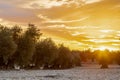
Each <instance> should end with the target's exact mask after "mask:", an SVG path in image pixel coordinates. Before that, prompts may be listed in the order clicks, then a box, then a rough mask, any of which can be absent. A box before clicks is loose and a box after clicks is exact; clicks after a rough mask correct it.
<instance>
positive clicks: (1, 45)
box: [0, 25, 17, 65]
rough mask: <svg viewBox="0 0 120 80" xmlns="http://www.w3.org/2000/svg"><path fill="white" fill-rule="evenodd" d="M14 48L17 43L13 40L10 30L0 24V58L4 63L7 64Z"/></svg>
mask: <svg viewBox="0 0 120 80" xmlns="http://www.w3.org/2000/svg"><path fill="white" fill-rule="evenodd" d="M16 48H17V45H16V44H15V42H14V41H13V38H12V32H11V30H10V29H9V28H7V27H4V26H2V25H0V58H1V60H3V63H4V64H6V65H7V64H8V60H9V59H10V58H11V56H12V55H13V54H14V52H15V51H16ZM0 62H2V61H0Z"/></svg>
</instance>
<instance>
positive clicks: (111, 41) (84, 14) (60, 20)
mask: <svg viewBox="0 0 120 80" xmlns="http://www.w3.org/2000/svg"><path fill="white" fill-rule="evenodd" d="M28 23H33V24H35V25H36V26H38V27H39V28H40V29H41V32H42V33H43V36H42V38H45V37H51V38H52V39H53V40H54V41H55V42H56V43H64V45H66V46H68V47H70V48H71V49H80V50H83V49H87V48H90V49H106V48H107V49H110V50H116V49H120V0H0V24H3V25H8V26H12V25H15V24H17V25H21V26H22V27H24V26H26V25H27V24H28Z"/></svg>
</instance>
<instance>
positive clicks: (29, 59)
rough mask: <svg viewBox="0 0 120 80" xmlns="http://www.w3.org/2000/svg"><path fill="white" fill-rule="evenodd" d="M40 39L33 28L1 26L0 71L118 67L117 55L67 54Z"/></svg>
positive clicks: (109, 52) (78, 51) (85, 52)
mask: <svg viewBox="0 0 120 80" xmlns="http://www.w3.org/2000/svg"><path fill="white" fill-rule="evenodd" d="M41 36H42V33H41V32H40V29H38V28H37V27H36V26H35V25H32V24H29V25H28V28H27V29H22V28H21V27H20V26H13V27H12V28H9V27H6V26H3V25H0V69H14V68H16V69H19V68H22V69H66V68H72V67H75V66H81V62H87V61H90V60H91V61H92V62H94V61H98V62H99V64H102V67H108V65H109V64H111V63H117V64H120V51H114V52H112V51H109V50H105V51H99V50H96V51H91V50H89V49H88V50H84V51H80V50H70V49H69V48H68V47H65V46H64V45H63V44H59V45H56V44H55V42H54V41H53V40H52V39H51V38H46V39H41V38H40V37H41ZM113 53H114V54H113ZM102 54H104V55H102Z"/></svg>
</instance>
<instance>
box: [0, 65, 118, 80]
mask: <svg viewBox="0 0 120 80" xmlns="http://www.w3.org/2000/svg"><path fill="white" fill-rule="evenodd" d="M0 80H120V66H118V65H110V66H109V69H100V65H95V64H94V65H92V64H91V65H89V64H84V65H83V66H82V67H76V68H72V69H65V70H19V71H16V70H9V71H8V70H7V71H3V70H2V71H0Z"/></svg>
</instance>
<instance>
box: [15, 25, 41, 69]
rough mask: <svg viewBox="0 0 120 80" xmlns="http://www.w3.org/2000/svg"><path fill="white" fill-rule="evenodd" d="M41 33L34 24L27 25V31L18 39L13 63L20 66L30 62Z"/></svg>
mask: <svg viewBox="0 0 120 80" xmlns="http://www.w3.org/2000/svg"><path fill="white" fill-rule="evenodd" d="M40 35H41V33H40V32H39V30H38V29H36V27H35V26H29V27H28V29H27V31H25V33H24V34H23V35H21V36H20V38H19V39H18V48H17V51H16V54H15V64H17V65H20V66H22V67H24V66H27V65H29V64H30V62H31V60H32V57H33V55H34V52H35V45H36V42H37V40H38V39H39V37H40Z"/></svg>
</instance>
